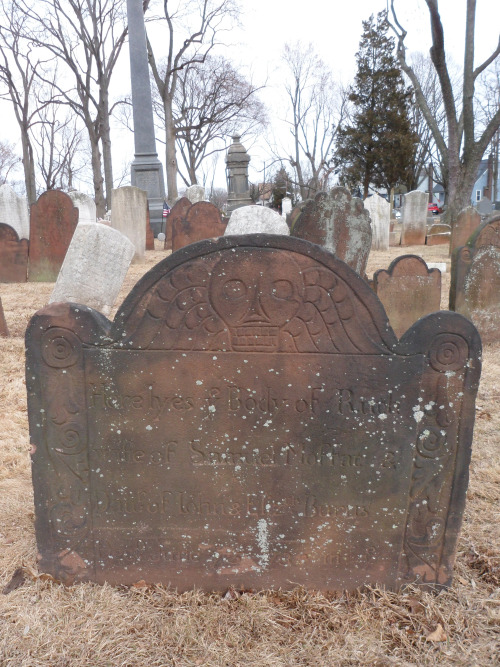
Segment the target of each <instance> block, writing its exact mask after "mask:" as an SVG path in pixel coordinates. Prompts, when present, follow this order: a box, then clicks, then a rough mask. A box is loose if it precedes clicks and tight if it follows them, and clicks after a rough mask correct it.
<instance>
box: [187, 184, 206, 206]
mask: <svg viewBox="0 0 500 667" xmlns="http://www.w3.org/2000/svg"><path fill="white" fill-rule="evenodd" d="M185 196H186V198H187V199H189V201H190V202H191V204H197V203H198V202H201V201H205V188H204V187H203V185H191V186H190V187H189V188H188V189H187V190H186V194H185Z"/></svg>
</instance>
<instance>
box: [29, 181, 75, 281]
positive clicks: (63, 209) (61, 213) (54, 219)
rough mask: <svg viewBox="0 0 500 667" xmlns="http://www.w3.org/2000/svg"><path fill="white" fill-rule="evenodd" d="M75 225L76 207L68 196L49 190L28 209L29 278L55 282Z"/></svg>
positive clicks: (58, 191)
mask: <svg viewBox="0 0 500 667" xmlns="http://www.w3.org/2000/svg"><path fill="white" fill-rule="evenodd" d="M77 224H78V209H77V208H75V206H73V202H72V201H71V198H70V197H69V195H67V194H66V193H65V192H61V191H60V190H48V191H47V192H44V193H43V194H42V195H40V197H39V198H38V201H37V202H36V204H33V205H32V206H31V211H30V244H29V258H28V280H30V281H39V282H40V281H41V282H54V281H55V280H56V279H57V275H58V273H59V270H60V268H61V266H62V263H63V260H64V256H65V255H66V251H67V249H68V246H69V244H70V242H71V239H72V237H73V232H74V231H75V229H76V226H77Z"/></svg>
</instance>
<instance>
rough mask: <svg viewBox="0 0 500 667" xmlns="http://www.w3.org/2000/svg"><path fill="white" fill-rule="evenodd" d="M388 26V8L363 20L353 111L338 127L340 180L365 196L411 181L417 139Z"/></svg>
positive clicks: (352, 97)
mask: <svg viewBox="0 0 500 667" xmlns="http://www.w3.org/2000/svg"><path fill="white" fill-rule="evenodd" d="M388 29H389V24H388V22H387V12H385V11H383V12H380V13H379V14H377V18H376V20H375V18H374V16H373V15H372V16H370V18H369V20H368V21H363V35H362V37H361V41H360V43H359V51H358V53H357V54H356V61H357V64H358V72H357V74H356V78H355V82H354V86H353V87H352V88H351V91H350V94H349V99H350V101H351V102H352V103H353V105H354V112H353V114H352V116H351V119H350V120H351V122H350V123H347V124H345V125H344V126H343V127H341V128H340V130H339V134H338V141H337V149H336V154H335V161H336V164H337V166H338V167H340V170H339V172H340V173H339V179H340V181H341V183H343V184H344V185H346V186H347V187H349V188H350V189H351V190H355V189H357V188H360V189H361V191H362V193H363V197H365V198H366V197H367V196H368V188H369V186H370V185H374V186H375V187H385V188H387V191H388V192H389V191H390V190H391V188H393V187H394V186H395V185H397V184H399V183H407V182H408V180H409V179H410V176H411V166H412V162H413V159H414V154H415V146H416V144H417V142H418V137H417V135H416V134H415V133H414V132H413V130H412V128H411V122H410V118H409V106H410V104H411V95H412V93H411V89H410V88H407V87H406V86H405V84H404V81H403V77H402V75H401V71H400V69H399V65H398V61H397V60H396V56H395V55H394V39H393V38H392V37H388V36H387V32H388Z"/></svg>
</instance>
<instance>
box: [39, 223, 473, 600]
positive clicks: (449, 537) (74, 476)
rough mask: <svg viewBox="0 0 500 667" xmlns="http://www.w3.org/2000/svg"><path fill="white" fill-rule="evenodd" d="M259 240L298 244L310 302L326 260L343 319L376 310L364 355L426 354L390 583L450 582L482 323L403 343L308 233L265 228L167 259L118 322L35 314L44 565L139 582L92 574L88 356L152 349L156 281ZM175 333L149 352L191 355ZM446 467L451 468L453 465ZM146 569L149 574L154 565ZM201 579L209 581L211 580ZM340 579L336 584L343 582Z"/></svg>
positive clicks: (374, 303)
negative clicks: (300, 234)
mask: <svg viewBox="0 0 500 667" xmlns="http://www.w3.org/2000/svg"><path fill="white" fill-rule="evenodd" d="M263 249H266V250H267V249H273V250H276V251H287V252H289V253H296V256H297V258H299V257H300V258H301V259H302V260H303V261H304V262H306V259H307V261H310V262H311V266H312V269H313V270H312V272H310V271H309V269H308V270H307V281H308V282H307V284H309V285H310V286H311V287H312V292H311V295H310V298H312V299H315V298H316V299H317V298H318V297H317V296H316V297H315V296H314V295H315V290H314V285H319V284H322V282H321V281H322V278H321V275H322V274H321V271H322V270H323V268H324V269H326V270H327V272H328V271H330V272H332V273H333V274H334V275H335V276H336V277H337V278H336V280H339V281H341V284H343V285H348V286H349V288H348V294H347V296H346V295H345V294H344V293H342V290H341V293H342V294H339V293H338V292H337V293H336V296H337V298H338V299H339V304H341V310H342V312H343V313H344V317H345V318H346V320H345V321H346V324H345V326H346V327H349V325H348V323H347V320H349V319H350V318H351V317H353V315H352V313H351V310H350V307H352V308H354V311H355V314H356V313H358V314H359V312H361V311H360V310H359V309H361V310H362V309H363V308H364V309H366V310H367V312H368V313H369V321H368V320H367V327H368V328H367V330H366V331H364V332H363V333H362V336H363V339H362V340H361V341H358V343H356V345H357V346H358V349H359V350H360V354H371V355H373V354H374V353H375V352H374V351H375V350H378V351H379V352H378V353H377V354H382V355H385V356H386V357H387V358H390V357H391V356H392V355H398V356H400V357H401V358H406V357H411V356H412V355H413V356H414V355H422V363H423V371H422V376H421V388H420V396H421V398H419V403H418V404H417V406H415V407H414V408H413V411H414V413H415V414H414V421H415V423H416V424H417V426H414V427H412V428H414V430H415V433H416V435H415V438H416V441H415V445H414V446H412V448H411V451H412V452H413V453H412V457H413V458H412V460H413V463H412V465H411V470H410V476H409V480H408V483H409V497H408V499H407V513H406V518H405V519H404V520H403V522H402V526H403V527H404V529H403V538H402V539H403V541H402V548H401V551H400V559H399V562H398V563H397V571H398V575H397V577H396V579H395V580H394V581H393V582H392V584H391V585H392V587H393V588H399V587H401V586H403V585H405V584H406V583H421V584H424V585H428V586H435V585H436V586H446V585H449V583H450V581H451V576H452V567H453V561H454V555H455V550H456V542H457V537H458V532H459V529H460V525H461V521H462V514H463V508H464V504H465V495H466V489H467V483H468V465H469V462H470V455H471V442H472V429H473V421H474V410H475V408H474V401H475V395H476V392H477V386H478V383H479V375H480V354H481V344H480V339H479V336H478V334H477V331H476V329H475V328H474V326H473V325H472V323H471V322H469V321H468V320H467V319H465V318H464V317H462V316H460V315H457V314H456V313H449V312H439V313H434V314H432V315H429V316H427V317H425V318H422V319H421V320H419V322H417V323H416V324H415V325H414V326H413V327H412V328H411V329H410V330H409V331H408V332H406V334H405V335H404V336H403V338H402V339H401V340H400V341H399V342H398V341H397V340H396V338H395V336H394V333H393V332H392V330H391V329H390V327H389V324H388V321H387V317H386V315H385V312H384V310H383V307H382V305H381V303H380V301H379V300H378V299H377V297H376V295H375V294H374V293H373V292H372V290H371V289H370V288H369V287H368V285H366V283H365V282H364V281H363V279H362V278H361V277H360V276H358V275H357V274H356V273H355V272H354V271H352V270H351V269H350V268H349V267H348V266H347V265H346V264H344V263H343V262H341V261H340V260H338V259H337V258H335V257H334V256H333V255H331V254H330V253H328V252H326V251H324V250H322V249H321V248H319V247H317V246H314V245H313V244H310V243H308V242H305V241H302V240H299V239H296V238H289V237H282V236H279V237H275V236H269V235H251V236H242V237H223V238H221V239H219V240H218V241H217V242H210V241H203V242H200V243H197V244H193V245H190V246H187V247H185V248H183V249H182V250H180V251H178V252H177V253H175V254H174V255H171V256H169V257H167V258H166V259H164V260H163V261H161V262H160V263H159V264H158V265H156V266H155V267H154V268H153V269H152V270H151V271H149V272H148V273H147V274H146V275H145V276H144V277H143V278H142V279H141V280H140V281H139V282H138V283H137V285H136V286H135V287H134V288H133V290H132V291H131V293H130V294H129V296H128V297H127V298H126V299H125V301H124V303H123V304H122V306H121V307H120V308H119V310H118V313H117V316H116V318H115V320H114V322H110V321H109V320H107V319H106V318H105V317H104V316H102V315H101V314H99V313H97V312H95V311H93V310H92V309H90V308H87V307H83V306H78V305H76V304H52V305H50V306H48V307H46V308H44V309H42V310H40V311H39V312H38V313H37V314H35V316H34V317H33V318H32V320H31V322H30V325H29V327H28V329H27V332H26V347H27V362H26V382H27V391H28V404H29V424H30V437H31V442H32V446H33V451H34V453H33V454H32V461H33V468H32V471H33V484H34V492H35V509H36V521H35V524H36V534H37V543H38V547H39V551H40V563H39V566H40V568H41V570H42V571H44V572H48V573H50V574H51V575H52V576H54V577H55V578H57V579H59V580H62V581H63V582H65V583H67V584H69V583H74V582H78V581H98V582H100V583H102V582H103V581H110V583H133V580H131V581H128V580H127V577H126V576H124V577H123V578H122V579H121V581H114V580H113V579H112V578H111V579H108V578H107V577H106V576H105V575H104V576H103V575H102V574H101V575H99V576H97V574H96V571H95V570H94V569H93V568H94V567H95V565H93V562H94V561H93V558H94V556H93V553H94V551H93V550H94V545H93V540H92V539H91V538H92V527H91V511H90V505H91V500H90V498H91V496H90V487H89V484H90V474H91V471H90V468H89V451H90V447H89V442H88V430H89V422H88V416H87V404H86V393H85V391H83V386H84V379H85V367H84V363H83V359H84V355H85V354H88V353H89V352H92V351H93V352H96V351H97V350H99V349H103V350H108V349H109V350H122V349H123V348H125V349H130V350H134V349H135V350H136V351H137V353H140V350H144V349H145V347H148V345H149V344H148V343H147V341H148V340H149V341H152V340H156V339H155V337H154V336H153V337H152V338H151V320H152V319H153V320H154V312H155V308H156V306H157V304H158V303H159V302H158V298H160V299H161V300H164V299H165V296H166V292H165V287H162V286H161V285H162V283H161V281H162V280H163V279H165V278H166V277H168V276H174V274H175V273H176V271H178V270H181V269H182V267H183V266H185V267H186V268H187V269H188V270H187V271H186V272H182V271H181V273H180V274H179V278H180V279H181V282H182V281H185V280H186V279H189V280H191V279H192V278H191V276H192V275H193V274H192V272H191V271H190V269H189V267H190V264H189V263H190V262H196V261H198V260H201V259H202V258H203V259H205V258H210V257H212V259H213V260H214V261H215V260H216V259H221V258H224V257H226V258H228V257H230V256H231V253H234V252H235V251H237V250H240V251H241V250H244V251H247V250H248V251H249V252H254V251H255V253H257V251H259V252H260V251H261V250H263ZM233 256H234V255H233ZM306 266H307V264H306ZM315 267H316V268H315ZM318 280H319V281H320V282H319V283H318ZM311 281H312V282H311ZM315 281H316V282H315ZM175 282H176V284H177V285H179V283H178V281H175ZM169 284H172V283H169ZM335 284H336V283H335ZM339 284H340V283H339ZM158 289H159V290H160V291H159V292H157V290H158ZM349 290H350V291H349ZM332 294H333V291H332ZM155 295H157V296H155ZM332 298H333V297H332ZM155 304H156V305H155ZM349 313H351V314H349ZM152 326H153V329H154V328H155V327H157V326H158V324H157V323H154V322H153V324H152ZM356 330H357V329H356ZM352 331H354V329H352ZM166 340H167V343H166V342H165V341H166ZM168 340H170V339H168V337H167V339H161V340H159V341H158V342H157V343H155V344H152V345H153V346H152V348H151V349H156V350H178V351H179V352H178V354H179V355H180V353H181V352H183V355H182V356H184V353H186V354H188V349H187V348H186V347H185V345H184V344H180V343H174V344H172V342H171V341H170V342H168ZM353 340H354V339H353ZM353 340H351V343H353ZM239 344H241V343H239ZM353 344H354V343H353ZM176 345H177V346H176ZM179 345H180V347H179ZM233 345H234V342H233ZM195 349H205V348H203V347H201V348H200V347H197V348H195ZM208 349H214V348H211V347H210V348H208ZM215 349H217V348H215ZM224 349H227V348H224V347H223V348H222V350H224ZM229 349H231V348H229ZM236 349H237V348H236ZM363 349H365V350H368V352H366V351H365V352H363V351H362V350H363ZM369 350H372V352H369ZM330 354H334V355H335V354H340V355H342V354H345V352H344V351H343V350H342V349H338V348H337V351H335V350H330ZM278 356H279V355H278ZM430 397H435V398H436V400H435V401H432V400H430ZM452 400H453V401H455V407H454V409H453V410H452V409H451V408H450V402H451V401H452ZM457 402H458V403H459V405H458V406H457ZM412 437H413V436H412ZM450 469H453V470H454V473H453V474H449V470H450ZM332 567H333V568H335V566H334V565H333V566H332ZM174 569H175V568H174ZM332 571H334V570H332ZM170 575H172V570H169V571H167V572H166V573H165V576H164V578H163V579H162V581H163V583H169V582H170V580H171V576H170ZM143 578H146V579H147V578H148V575H147V571H146V572H145V574H144V577H143ZM173 579H174V585H175V577H173ZM193 583H196V584H197V585H198V586H200V585H201V586H203V585H204V580H203V579H200V577H198V579H197V581H196V582H194V581H193V580H192V579H190V580H189V582H188V583H187V584H185V585H184V586H183V588H184V589H186V588H190V587H192V586H193ZM297 583H302V584H303V585H308V580H307V578H306V579H305V580H304V581H302V582H298V581H295V580H294V582H293V583H292V582H290V584H291V585H292V586H295V585H296V584H297ZM366 583H375V582H366ZM278 585H282V582H281V583H279V584H278ZM205 586H208V588H209V589H212V588H213V586H211V585H210V584H208V585H207V584H205ZM328 588H329V589H332V587H328ZM333 588H337V589H339V588H341V582H339V586H338V587H335V586H334V587H333Z"/></svg>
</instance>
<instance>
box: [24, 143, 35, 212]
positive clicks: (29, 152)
mask: <svg viewBox="0 0 500 667" xmlns="http://www.w3.org/2000/svg"><path fill="white" fill-rule="evenodd" d="M21 144H22V148H23V169H24V183H25V186H26V197H27V199H28V204H29V206H31V204H35V203H36V180H35V162H34V159H33V147H32V146H31V143H30V140H29V138H28V132H27V130H24V131H22V132H21Z"/></svg>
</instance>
